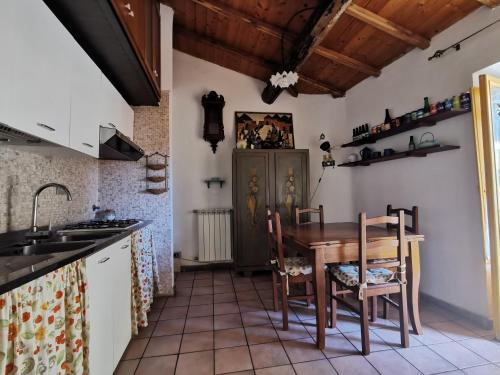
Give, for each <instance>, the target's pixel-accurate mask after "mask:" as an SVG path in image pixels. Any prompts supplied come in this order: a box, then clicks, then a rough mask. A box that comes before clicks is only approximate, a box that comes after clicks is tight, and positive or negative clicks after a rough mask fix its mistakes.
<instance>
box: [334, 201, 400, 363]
mask: <svg viewBox="0 0 500 375" xmlns="http://www.w3.org/2000/svg"><path fill="white" fill-rule="evenodd" d="M378 224H392V225H395V226H397V239H396V240H388V239H381V240H374V241H370V242H368V240H367V235H366V232H367V227H368V226H372V225H378ZM388 247H397V249H398V256H397V259H396V260H395V261H394V260H389V259H388V262H386V263H376V264H370V263H368V258H371V259H378V258H382V256H381V253H382V252H383V250H384V249H386V248H388ZM405 250H406V239H405V224H404V212H403V211H400V213H399V216H398V217H393V216H379V217H374V218H370V219H367V218H366V213H364V212H363V213H360V214H359V249H358V251H359V261H358V265H357V266H355V265H338V266H333V267H331V271H330V277H331V279H332V282H331V285H330V286H331V310H330V314H331V315H330V326H331V327H332V328H334V327H335V326H336V318H337V317H336V314H337V303H340V304H342V305H344V306H346V307H348V308H350V309H351V310H354V311H356V312H357V313H359V316H360V319H361V341H362V349H363V350H362V351H363V354H365V355H367V354H369V353H370V339H369V329H368V300H369V298H371V297H375V298H376V297H377V296H381V295H387V294H394V293H397V294H399V296H400V301H401V303H400V304H399V320H400V332H401V345H402V346H403V347H405V348H406V347H408V345H409V332H408V305H407V297H406V263H405V255H406V254H405ZM393 268H396V272H394V271H391V269H393ZM337 284H338V285H341V286H343V287H344V288H345V290H337ZM348 293H353V295H354V296H356V297H357V299H358V300H359V309H358V308H356V306H355V305H353V304H351V303H349V302H348V301H347V300H346V299H341V298H338V297H339V295H341V294H348Z"/></svg>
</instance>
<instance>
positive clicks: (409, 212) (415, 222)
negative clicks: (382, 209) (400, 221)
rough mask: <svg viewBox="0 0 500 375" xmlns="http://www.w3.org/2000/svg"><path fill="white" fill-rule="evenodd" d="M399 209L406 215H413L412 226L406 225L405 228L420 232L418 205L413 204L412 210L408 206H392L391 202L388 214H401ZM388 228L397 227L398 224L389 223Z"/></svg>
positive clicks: (416, 232)
mask: <svg viewBox="0 0 500 375" xmlns="http://www.w3.org/2000/svg"><path fill="white" fill-rule="evenodd" d="M399 211H403V212H404V214H405V215H406V216H409V217H411V226H410V225H405V228H406V230H407V231H408V232H411V233H414V234H418V233H419V227H418V207H417V206H413V207H412V208H411V210H409V209H407V208H392V205H391V204H388V205H387V216H394V215H396V216H397V215H399ZM387 229H388V230H392V229H396V226H395V225H393V224H387Z"/></svg>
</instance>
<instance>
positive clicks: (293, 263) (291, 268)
mask: <svg viewBox="0 0 500 375" xmlns="http://www.w3.org/2000/svg"><path fill="white" fill-rule="evenodd" d="M285 271H286V273H287V274H289V275H290V276H299V275H309V274H311V273H312V265H311V263H310V262H309V259H308V258H305V257H289V258H285Z"/></svg>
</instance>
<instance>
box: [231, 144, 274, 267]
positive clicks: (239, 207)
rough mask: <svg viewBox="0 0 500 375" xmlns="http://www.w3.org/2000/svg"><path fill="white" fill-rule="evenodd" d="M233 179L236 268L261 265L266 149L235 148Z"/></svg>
mask: <svg viewBox="0 0 500 375" xmlns="http://www.w3.org/2000/svg"><path fill="white" fill-rule="evenodd" d="M233 178H234V179H235V181H233V201H234V210H235V214H234V221H235V226H234V228H235V265H236V269H237V270H252V269H259V268H264V267H265V266H266V265H267V263H268V261H269V249H268V243H267V232H266V225H267V221H266V209H267V206H268V205H269V197H270V193H269V152H267V151H238V150H235V151H234V154H233Z"/></svg>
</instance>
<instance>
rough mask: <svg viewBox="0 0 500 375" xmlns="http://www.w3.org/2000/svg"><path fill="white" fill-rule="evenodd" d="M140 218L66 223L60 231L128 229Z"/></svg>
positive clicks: (138, 221)
mask: <svg viewBox="0 0 500 375" xmlns="http://www.w3.org/2000/svg"><path fill="white" fill-rule="evenodd" d="M140 222H141V221H140V220H136V219H127V220H92V221H85V222H81V223H77V224H70V225H66V226H65V227H64V228H63V230H62V232H67V231H119V230H123V229H128V228H130V227H132V226H134V225H135V224H138V223H140Z"/></svg>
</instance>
